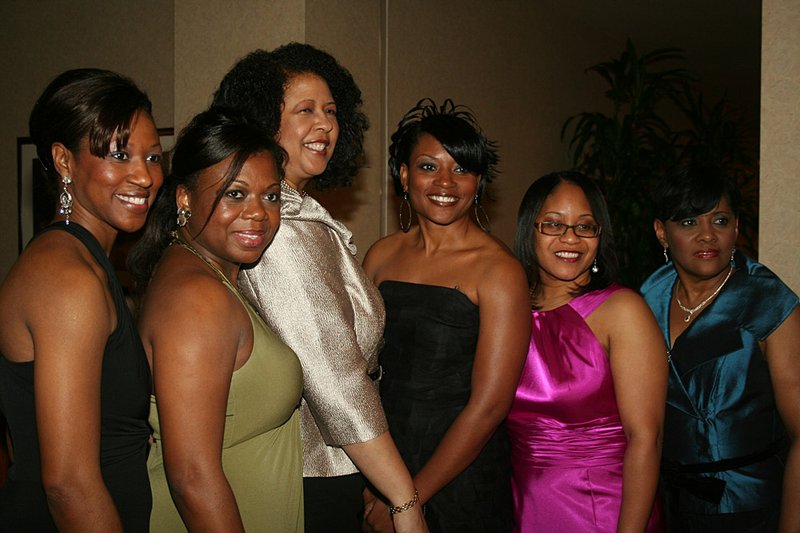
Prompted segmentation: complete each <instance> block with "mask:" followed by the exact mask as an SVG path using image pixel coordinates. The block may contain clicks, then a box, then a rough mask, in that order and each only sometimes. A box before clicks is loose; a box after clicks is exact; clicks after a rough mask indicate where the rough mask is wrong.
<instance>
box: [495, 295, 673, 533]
mask: <svg viewBox="0 0 800 533" xmlns="http://www.w3.org/2000/svg"><path fill="white" fill-rule="evenodd" d="M619 290H627V289H624V287H622V286H620V285H612V286H610V287H608V288H606V289H601V290H597V291H592V292H589V293H586V294H582V295H580V296H578V297H576V298H574V299H573V300H572V301H571V302H569V303H568V304H565V305H563V306H561V307H559V308H557V309H553V310H550V311H533V312H532V315H533V332H532V335H531V344H530V348H529V351H528V359H527V361H526V362H525V368H524V369H523V371H522V377H521V378H520V383H519V387H518V388H517V393H516V397H515V399H514V404H513V406H512V407H511V411H510V412H509V415H508V420H507V423H506V424H507V427H508V433H509V437H510V438H511V466H512V488H513V495H514V519H515V531H519V532H537V533H538V532H543V531H547V532H584V531H593V532H595V531H598V532H599V531H611V532H613V531H616V529H617V520H618V517H619V509H620V504H621V501H622V459H623V455H624V454H625V447H626V446H627V440H626V438H625V433H624V432H623V429H622V423H621V422H620V417H619V410H618V409H617V402H616V397H615V395H614V382H613V380H612V377H611V367H610V364H609V361H608V357H607V355H606V353H605V350H604V349H603V347H602V345H601V344H600V341H599V340H597V338H596V337H595V336H594V333H593V332H592V330H591V329H589V326H588V325H587V324H586V321H585V318H586V317H587V316H589V314H591V313H592V311H594V310H595V309H597V307H599V306H600V304H602V303H603V302H604V301H606V300H607V299H608V298H609V297H610V296H611V295H612V294H614V293H616V292H617V291H619ZM661 523H662V522H661V513H660V506H658V505H657V506H656V509H655V510H654V512H653V515H652V516H651V517H650V523H649V525H648V531H649V532H655V531H662V530H663V528H662V525H661Z"/></svg>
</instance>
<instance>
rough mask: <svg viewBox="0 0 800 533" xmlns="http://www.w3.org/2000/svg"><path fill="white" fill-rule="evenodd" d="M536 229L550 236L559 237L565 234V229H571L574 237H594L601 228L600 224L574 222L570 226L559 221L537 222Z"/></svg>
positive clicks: (598, 233)
mask: <svg viewBox="0 0 800 533" xmlns="http://www.w3.org/2000/svg"><path fill="white" fill-rule="evenodd" d="M536 229H538V230H539V233H541V234H543V235H549V236H551V237H561V236H562V235H566V233H567V231H568V230H570V229H571V230H572V232H573V233H574V234H575V236H576V237H580V238H582V239H594V238H595V237H597V236H599V235H600V229H601V228H600V226H594V225H592V224H575V225H574V226H570V225H569V224H562V223H561V222H537V223H536Z"/></svg>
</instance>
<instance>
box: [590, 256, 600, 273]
mask: <svg viewBox="0 0 800 533" xmlns="http://www.w3.org/2000/svg"><path fill="white" fill-rule="evenodd" d="M598 272H600V268H598V266H597V258H596V257H595V258H594V264H593V265H592V274H597V273H598Z"/></svg>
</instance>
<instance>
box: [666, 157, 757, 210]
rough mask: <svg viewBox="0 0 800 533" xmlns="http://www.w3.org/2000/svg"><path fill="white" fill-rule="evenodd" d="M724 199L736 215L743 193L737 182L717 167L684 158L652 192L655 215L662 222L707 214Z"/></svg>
mask: <svg viewBox="0 0 800 533" xmlns="http://www.w3.org/2000/svg"><path fill="white" fill-rule="evenodd" d="M723 198H727V199H728V202H729V203H730V206H731V210H732V211H733V214H734V215H735V216H739V212H740V209H741V204H742V196H741V194H740V192H739V187H738V186H737V185H736V182H735V181H734V180H733V178H731V177H730V176H729V175H728V174H727V173H726V172H724V171H723V170H722V169H721V168H720V167H718V166H715V165H712V164H709V163H697V162H694V161H684V162H682V163H679V164H678V165H675V166H674V167H672V168H671V169H670V170H669V171H668V172H667V174H666V175H664V177H663V178H662V179H661V180H660V181H659V183H658V185H656V188H655V189H654V191H653V206H654V209H655V216H656V218H657V219H658V220H660V221H661V222H666V221H668V220H672V221H675V220H681V219H684V218H690V217H696V216H697V215H702V214H703V213H708V212H709V211H711V210H712V209H714V207H715V206H716V205H717V204H719V202H720V200H722V199H723Z"/></svg>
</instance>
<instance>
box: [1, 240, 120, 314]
mask: <svg viewBox="0 0 800 533" xmlns="http://www.w3.org/2000/svg"><path fill="white" fill-rule="evenodd" d="M8 282H9V283H10V287H9V288H10V289H11V290H12V292H13V294H14V298H15V299H16V301H17V302H18V304H19V305H24V306H27V307H28V308H29V309H31V310H35V311H43V312H47V310H50V312H52V313H63V312H64V311H65V310H68V309H72V310H75V309H78V308H80V309H81V311H82V312H83V313H84V314H88V313H92V312H96V313H98V314H101V315H102V314H105V315H109V314H111V316H113V312H112V311H113V310H112V309H110V308H109V307H110V305H109V304H110V303H112V300H111V295H110V290H109V286H108V278H107V276H106V273H105V271H104V270H103V268H102V267H101V266H100V265H99V264H98V263H97V261H96V260H95V259H94V257H92V255H91V253H90V252H89V251H88V250H87V249H86V248H85V247H84V246H83V244H81V243H80V242H79V241H78V240H77V239H75V238H74V237H72V236H70V235H68V234H66V233H63V232H55V231H54V232H49V233H46V234H44V235H42V236H41V237H39V238H37V239H36V240H35V241H34V242H32V243H31V245H30V246H29V247H28V248H27V249H26V250H25V252H23V254H22V255H21V256H20V259H19V261H18V263H17V264H15V265H14V269H13V270H12V272H11V273H10V275H9V279H8Z"/></svg>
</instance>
